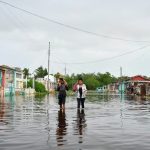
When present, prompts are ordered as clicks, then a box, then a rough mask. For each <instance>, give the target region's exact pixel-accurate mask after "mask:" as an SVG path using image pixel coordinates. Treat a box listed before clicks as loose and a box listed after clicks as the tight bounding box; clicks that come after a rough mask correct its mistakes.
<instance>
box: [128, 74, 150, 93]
mask: <svg viewBox="0 0 150 150" xmlns="http://www.w3.org/2000/svg"><path fill="white" fill-rule="evenodd" d="M126 84H127V93H128V94H136V95H150V80H149V79H147V78H146V77H143V76H140V75H137V76H133V77H131V78H130V80H129V81H126Z"/></svg>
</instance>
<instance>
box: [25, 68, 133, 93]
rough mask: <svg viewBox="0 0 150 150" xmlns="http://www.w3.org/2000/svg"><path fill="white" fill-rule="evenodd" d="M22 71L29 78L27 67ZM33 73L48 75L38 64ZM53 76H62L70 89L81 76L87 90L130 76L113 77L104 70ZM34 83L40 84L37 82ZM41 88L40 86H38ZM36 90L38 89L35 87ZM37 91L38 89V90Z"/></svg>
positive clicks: (39, 76) (126, 78) (123, 79)
mask: <svg viewBox="0 0 150 150" xmlns="http://www.w3.org/2000/svg"><path fill="white" fill-rule="evenodd" d="M23 73H24V78H26V77H27V78H28V79H31V77H30V76H31V74H30V71H29V69H28V68H24V70H23ZM34 75H35V78H44V77H45V76H46V75H48V71H47V69H46V68H44V67H42V66H40V67H38V68H37V69H36V70H35V71H34ZM54 76H55V77H56V80H57V79H58V78H59V77H63V78H64V79H65V80H66V81H67V83H68V86H69V89H70V90H71V89H72V87H73V85H74V84H75V83H76V82H77V80H78V79H79V78H82V79H83V81H84V83H85V84H86V86H87V89H88V90H95V89H96V88H97V87H102V86H105V85H108V84H111V83H115V82H118V81H125V80H129V79H130V78H129V77H128V76H123V77H115V76H113V75H112V74H111V73H109V72H106V73H100V72H98V73H82V74H74V73H73V74H71V75H65V76H64V75H62V74H60V73H56V74H54ZM28 85H29V86H31V85H32V84H31V81H30V82H29V84H28ZM36 85H38V86H40V85H39V84H38V83H37V82H36ZM40 88H41V86H40ZM37 90H38V89H37ZM38 91H39V90H38ZM40 91H43V90H42V89H40Z"/></svg>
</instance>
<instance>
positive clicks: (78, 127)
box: [74, 109, 87, 144]
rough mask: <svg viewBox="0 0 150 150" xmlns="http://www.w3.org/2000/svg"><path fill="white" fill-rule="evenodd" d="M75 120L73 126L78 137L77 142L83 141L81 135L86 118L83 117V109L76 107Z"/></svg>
mask: <svg viewBox="0 0 150 150" xmlns="http://www.w3.org/2000/svg"><path fill="white" fill-rule="evenodd" d="M74 121H75V126H74V131H75V133H74V135H77V137H78V143H79V144H82V143H83V137H84V134H85V128H86V126H87V125H86V119H85V111H84V109H77V117H76V120H74Z"/></svg>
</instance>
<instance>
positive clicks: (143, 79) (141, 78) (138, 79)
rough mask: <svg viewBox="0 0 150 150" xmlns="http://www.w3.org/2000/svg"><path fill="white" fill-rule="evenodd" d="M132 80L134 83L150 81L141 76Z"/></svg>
mask: <svg viewBox="0 0 150 150" xmlns="http://www.w3.org/2000/svg"><path fill="white" fill-rule="evenodd" d="M131 80H132V81H150V80H149V79H147V78H145V77H143V76H140V75H137V76H133V77H131Z"/></svg>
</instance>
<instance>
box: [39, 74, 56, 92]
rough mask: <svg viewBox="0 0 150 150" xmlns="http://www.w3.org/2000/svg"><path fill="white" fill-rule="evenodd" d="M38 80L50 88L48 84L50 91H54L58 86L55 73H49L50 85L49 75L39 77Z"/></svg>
mask: <svg viewBox="0 0 150 150" xmlns="http://www.w3.org/2000/svg"><path fill="white" fill-rule="evenodd" d="M36 81H38V82H40V83H42V84H43V85H45V88H46V90H48V86H49V89H50V91H54V90H55V88H56V78H55V77H54V76H53V75H49V85H48V75H47V76H45V77H44V78H37V79H36Z"/></svg>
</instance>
